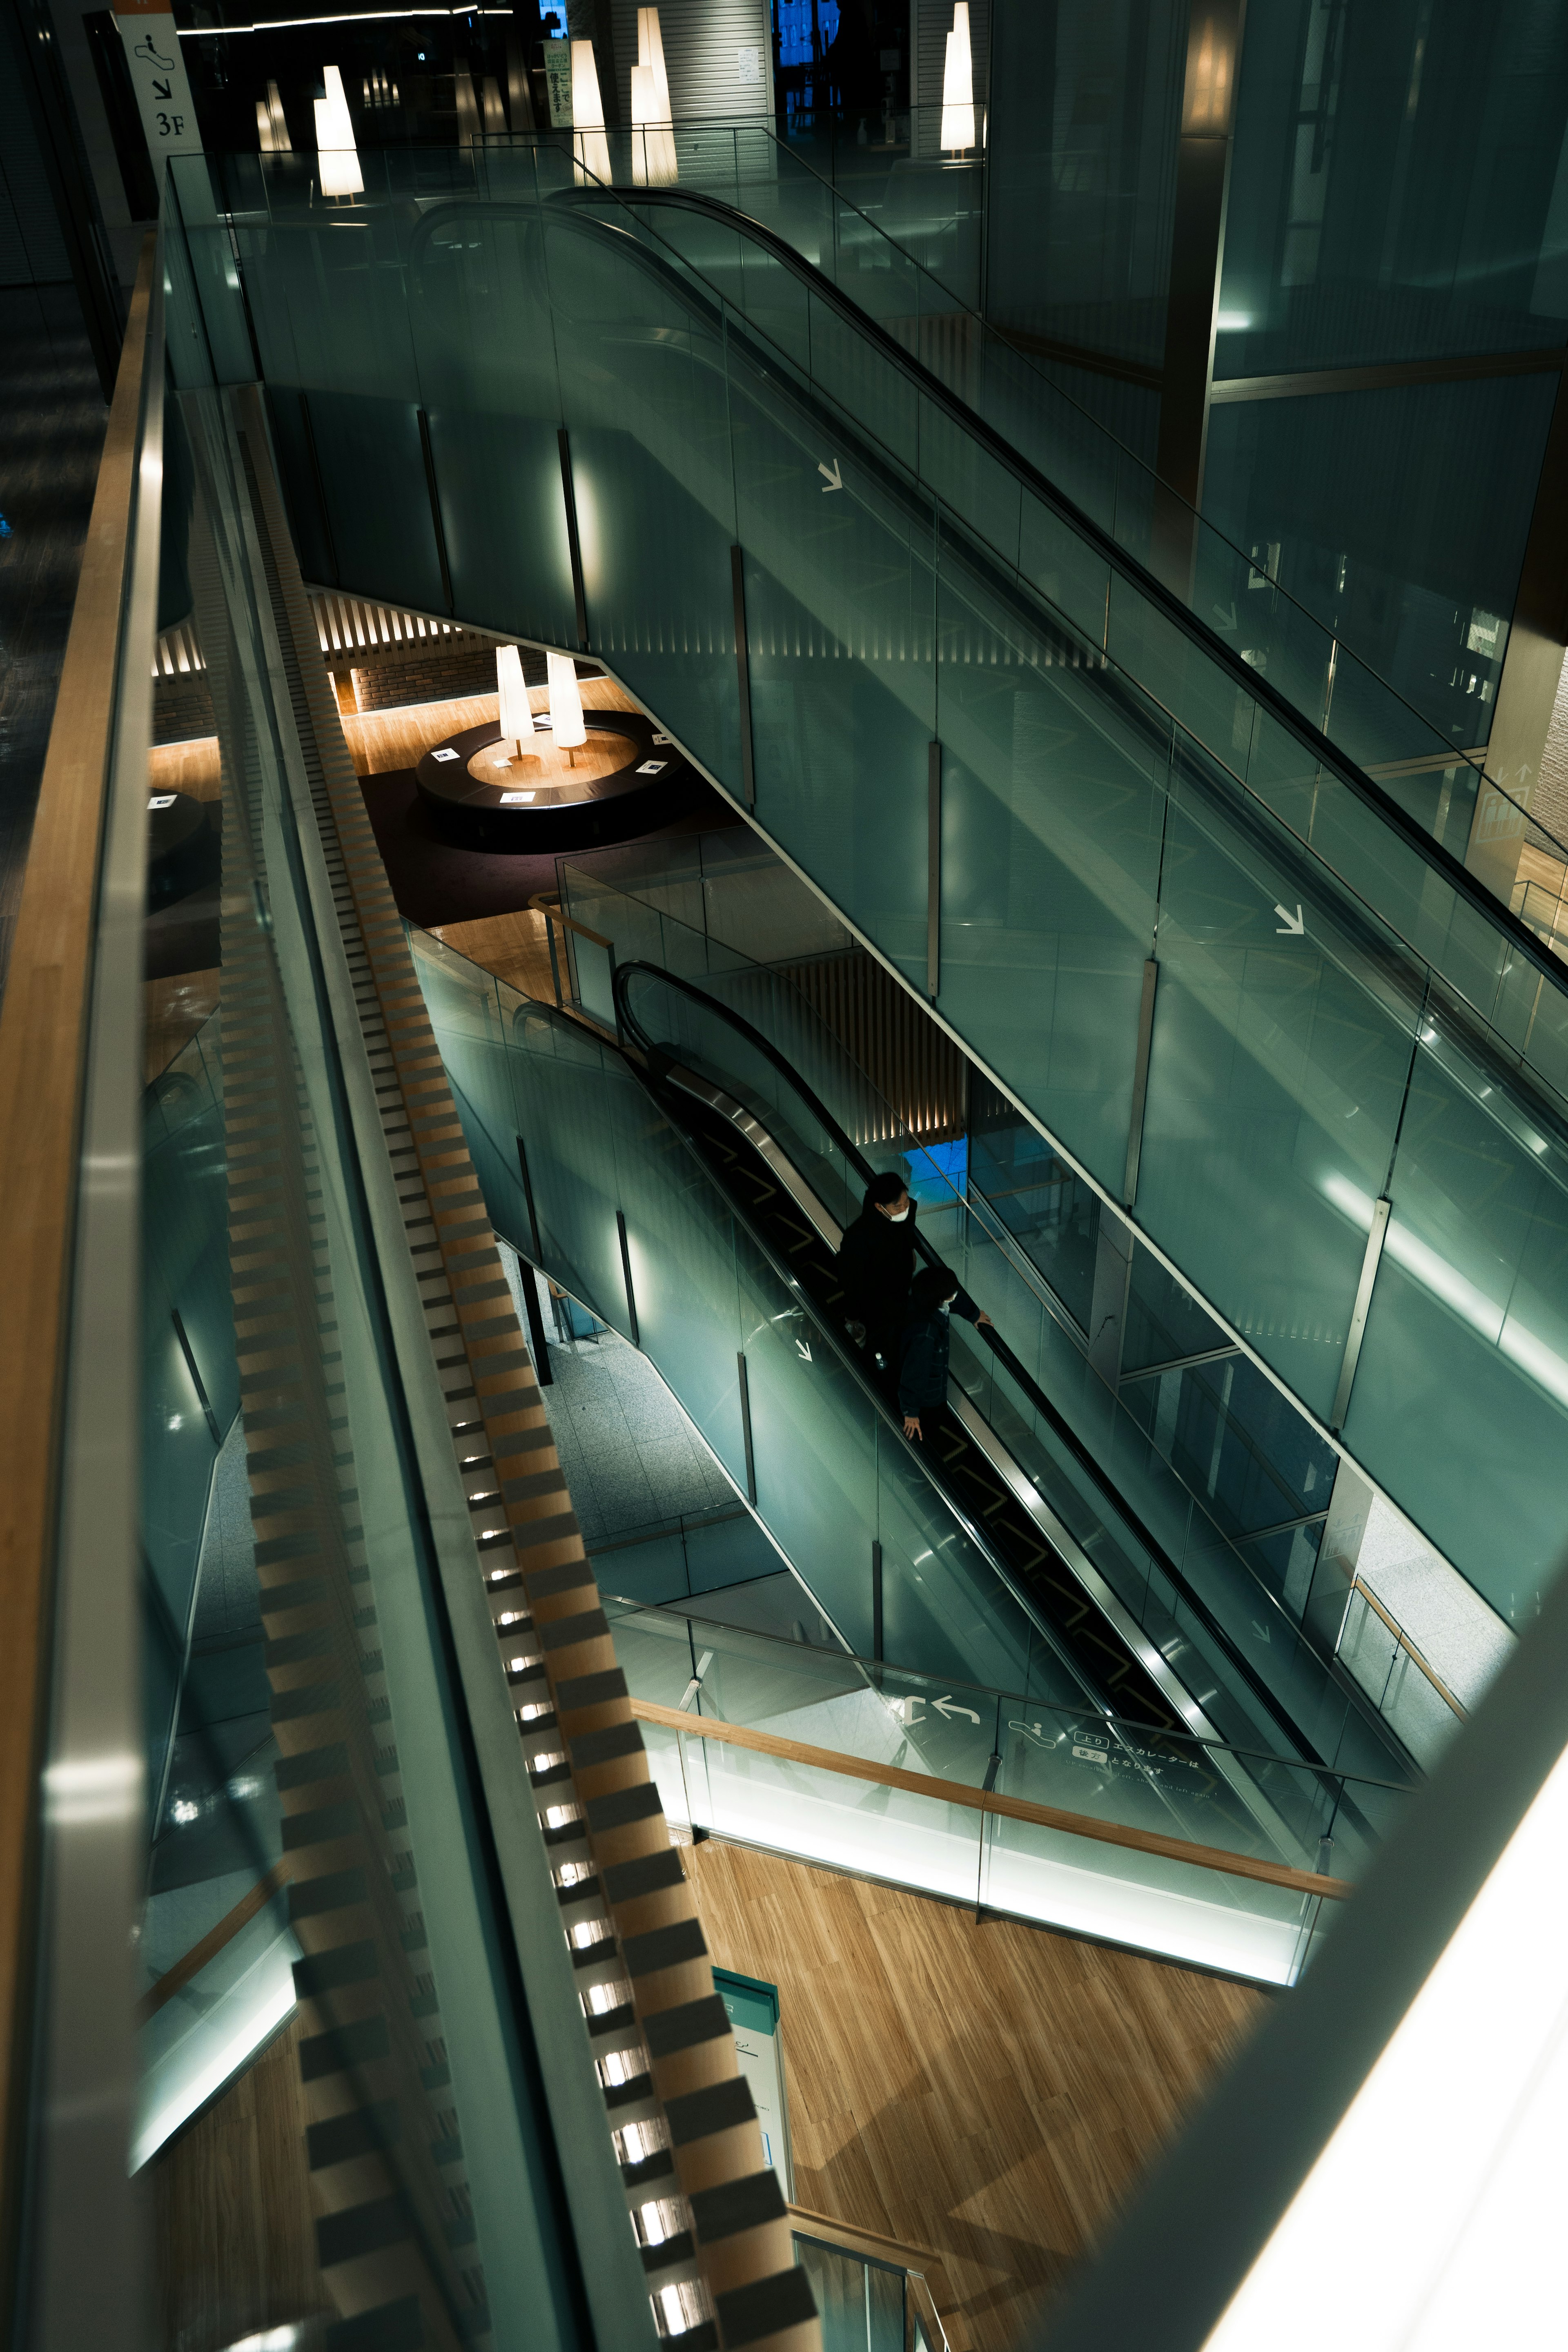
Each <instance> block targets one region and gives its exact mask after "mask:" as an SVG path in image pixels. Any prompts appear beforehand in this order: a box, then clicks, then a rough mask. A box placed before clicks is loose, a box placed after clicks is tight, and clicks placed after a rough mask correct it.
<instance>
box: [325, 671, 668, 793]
mask: <svg viewBox="0 0 1568 2352" xmlns="http://www.w3.org/2000/svg"><path fill="white" fill-rule="evenodd" d="M578 684H579V689H580V691H581V693H582V697H583V708H584V710H633V709H636V708H637V706H636V704H635V703H634V702H632V700H631V699H630V698H629V697H628V696H627V695H626V694H624V693H623V692H622V691H621V688H619V687H618V686H617V685H616V681H615V679H614V678H613V677H584V678H582V679H580V680H579V681H578ZM528 701H529V708H530V709H532V710H548V709H549V708H550V696H549V693H548V691H547V690H546V688H543V687H542V686H531V687H530V688H529V690H528ZM499 717H500V700H499V698H498V697H497V696H495V695H493V694H467V695H460V696H458V698H456V699H455V700H453V701H451V702H411V703H409V704H407V705H405V707H404V708H402V709H396V710H367V711H345V712H344V714H343V733H344V734H345V735H346V736H347V738H348V745H349V751H350V753H351V755H352V757H353V763H354V768H355V771H356V772H357V773H358V774H360V775H362V776H384V775H389V774H391V773H392V772H394V771H395V770H398V769H403V768H413V767H416V766H417V765H418V763H419V761H421V760H422V759H423V758H424V756H425V754H426V751H428V750H429V749H430V747H431V745H432V744H433V743H440V742H443V741H445V740H446V738H447V736H448V735H458V734H461V732H462V731H463V730H464V728H466V727H484V726H487V725H489V721H490V720H491V719H498V718H499Z"/></svg>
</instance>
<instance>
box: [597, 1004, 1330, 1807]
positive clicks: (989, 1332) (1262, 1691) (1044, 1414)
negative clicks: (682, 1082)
mask: <svg viewBox="0 0 1568 2352" xmlns="http://www.w3.org/2000/svg"><path fill="white" fill-rule="evenodd" d="M637 972H645V973H647V975H648V977H649V978H650V979H653V980H656V981H658V982H660V983H661V984H662V985H663V986H665V987H667V988H673V989H676V990H678V991H679V993H680V994H681V995H683V996H689V997H690V998H691V999H692V1000H693V1002H694V1003H698V1004H700V1005H701V1006H702V1007H703V1009H704V1010H705V1011H707V1012H710V1013H717V1014H718V1015H719V1016H720V1018H721V1020H723V1021H725V1022H727V1023H728V1024H730V1026H731V1028H732V1029H734V1030H735V1031H736V1032H737V1033H738V1034H740V1035H741V1036H742V1038H743V1039H744V1041H745V1043H746V1044H747V1045H751V1046H752V1047H753V1048H754V1049H755V1050H756V1051H757V1052H758V1053H760V1054H762V1055H763V1057H764V1058H765V1059H766V1060H767V1061H769V1062H771V1063H772V1064H773V1067H774V1068H775V1069H776V1070H777V1071H778V1073H779V1075H780V1076H781V1077H783V1078H784V1080H785V1082H786V1083H787V1084H788V1085H789V1086H791V1087H794V1089H795V1092H796V1093H797V1094H798V1095H799V1097H800V1098H801V1100H802V1101H803V1102H804V1103H805V1106H806V1108H807V1109H808V1110H809V1111H810V1112H811V1114H812V1117H813V1118H816V1119H818V1120H819V1121H820V1122H821V1124H822V1127H823V1129H824V1130H825V1131H826V1134H827V1135H828V1136H829V1137H831V1139H832V1140H833V1142H834V1143H835V1144H836V1145H837V1148H838V1150H840V1151H842V1153H843V1154H844V1157H845V1159H846V1160H847V1162H848V1163H849V1165H850V1166H851V1167H852V1168H853V1169H854V1170H855V1171H856V1173H857V1174H858V1176H859V1177H860V1179H861V1181H862V1182H863V1183H869V1181H870V1180H871V1178H872V1177H873V1176H874V1175H875V1174H876V1172H877V1171H876V1170H875V1169H874V1168H873V1167H872V1166H871V1163H870V1161H869V1160H867V1159H866V1158H865V1157H864V1156H863V1155H862V1153H861V1152H860V1150H859V1149H858V1146H857V1145H855V1144H854V1143H852V1142H851V1141H850V1139H849V1138H848V1136H847V1134H846V1133H845V1131H844V1129H842V1128H841V1127H840V1126H839V1124H838V1121H837V1119H836V1118H834V1116H833V1113H832V1112H831V1111H830V1110H829V1109H828V1108H827V1106H826V1103H824V1102H823V1101H822V1099H821V1097H819V1096H818V1095H817V1094H816V1092H815V1090H814V1089H813V1088H812V1087H810V1086H809V1085H808V1084H807V1083H806V1081H805V1079H804V1078H803V1077H801V1076H800V1075H799V1073H798V1072H797V1071H795V1069H793V1068H792V1067H791V1066H790V1064H789V1062H788V1061H787V1060H786V1059H785V1057H784V1055H782V1054H781V1053H780V1052H779V1050H778V1048H777V1047H776V1046H775V1045H773V1044H772V1043H771V1042H770V1041H769V1039H767V1038H766V1037H764V1036H763V1034H762V1033H761V1032H760V1031H759V1030H757V1029H754V1028H753V1027H752V1024H751V1023H750V1022H749V1021H748V1020H746V1019H745V1017H744V1015H743V1014H742V1013H734V1012H731V1009H730V1007H729V1006H728V1005H727V1004H721V1003H719V1001H718V999H717V998H716V997H712V996H710V995H709V994H708V993H707V992H706V991H705V990H703V989H700V988H698V987H697V986H696V985H695V984H694V983H693V982H691V981H689V980H682V979H681V978H680V976H679V973H677V972H673V971H665V970H664V969H663V967H662V966H661V965H659V964H655V963H646V962H643V961H633V962H629V963H617V964H616V968H615V971H614V974H613V975H612V981H611V986H612V989H613V991H614V995H615V1002H616V1011H617V1013H619V1014H620V1017H621V1019H622V1021H623V1023H624V1024H625V1025H626V1029H627V1030H628V1031H629V1032H630V1033H631V1035H632V1037H633V1039H634V1041H635V1042H636V1044H637V1045H638V1047H639V1048H640V1049H641V1051H642V1052H643V1053H644V1054H645V1055H648V1056H649V1057H650V1058H652V1057H654V1056H662V1057H664V1058H665V1059H666V1060H667V1061H668V1047H665V1046H662V1045H659V1044H658V1040H657V1039H655V1038H651V1037H650V1036H649V1035H648V1034H647V1030H646V1029H645V1028H644V1027H643V1025H642V1024H641V1022H640V1021H638V1019H637V1015H636V1014H635V1013H633V1011H632V1009H631V1006H630V1003H629V1002H628V1001H627V992H626V980H627V979H629V978H630V976H631V975H632V974H634V973H637ZM655 1066H656V1068H657V1063H656V1064H655ZM914 1240H915V1247H916V1248H917V1249H918V1250H919V1251H920V1252H921V1255H923V1256H924V1258H925V1259H926V1261H927V1263H928V1264H929V1265H942V1263H943V1261H942V1258H941V1257H940V1256H939V1255H938V1253H937V1251H936V1249H935V1248H934V1247H933V1245H932V1244H931V1243H930V1242H928V1241H927V1240H926V1238H925V1235H924V1234H922V1233H921V1230H920V1225H919V1223H918V1220H917V1223H916V1226H915V1235H914ZM976 1333H977V1336H979V1335H980V1334H981V1333H983V1334H984V1339H985V1340H986V1342H987V1344H988V1346H989V1347H990V1348H991V1349H992V1351H993V1353H994V1355H995V1357H996V1358H997V1360H998V1361H999V1362H1000V1363H1001V1365H1002V1366H1003V1368H1004V1370H1005V1371H1006V1372H1007V1374H1008V1375H1009V1377H1010V1378H1011V1379H1012V1380H1013V1381H1015V1382H1016V1384H1017V1386H1018V1387H1019V1388H1020V1389H1021V1390H1022V1391H1023V1392H1024V1395H1025V1396H1026V1399H1027V1400H1028V1402H1029V1404H1030V1406H1031V1407H1032V1409H1033V1410H1034V1411H1035V1412H1037V1413H1038V1414H1039V1415H1040V1417H1041V1419H1042V1420H1043V1421H1044V1422H1046V1423H1047V1425H1048V1427H1049V1428H1050V1431H1051V1433H1052V1434H1053V1436H1055V1437H1056V1438H1057V1440H1058V1443H1059V1444H1062V1445H1063V1446H1065V1447H1066V1449H1067V1450H1068V1453H1069V1454H1071V1456H1072V1458H1073V1461H1074V1462H1075V1463H1076V1464H1077V1465H1078V1466H1079V1469H1080V1470H1081V1471H1082V1472H1083V1473H1084V1475H1086V1476H1087V1477H1088V1478H1089V1480H1090V1482H1091V1484H1092V1486H1093V1487H1094V1490H1095V1492H1096V1493H1097V1494H1098V1495H1100V1496H1103V1497H1104V1498H1105V1501H1106V1505H1107V1509H1108V1515H1109V1517H1110V1520H1111V1523H1112V1525H1114V1524H1116V1523H1117V1522H1118V1521H1120V1522H1121V1525H1122V1526H1123V1527H1125V1528H1126V1529H1127V1530H1128V1532H1129V1534H1131V1536H1132V1537H1133V1538H1135V1540H1136V1541H1137V1542H1138V1543H1139V1544H1141V1545H1142V1548H1143V1549H1144V1550H1145V1551H1146V1552H1147V1553H1148V1554H1149V1557H1150V1559H1152V1561H1153V1562H1154V1564H1155V1565H1156V1567H1157V1568H1158V1569H1159V1570H1160V1572H1161V1574H1162V1575H1163V1576H1165V1577H1167V1578H1168V1579H1169V1580H1170V1582H1171V1584H1172V1586H1173V1590H1174V1591H1177V1592H1178V1593H1180V1595H1181V1597H1182V1599H1183V1601H1184V1602H1185V1604H1186V1606H1187V1607H1188V1608H1189V1609H1191V1611H1192V1612H1193V1614H1194V1617H1195V1618H1197V1619H1198V1621H1199V1622H1200V1623H1201V1624H1202V1625H1203V1626H1204V1628H1205V1632H1207V1633H1209V1634H1210V1635H1211V1637H1212V1638H1213V1639H1214V1640H1215V1641H1216V1642H1217V1643H1219V1645H1220V1647H1221V1649H1222V1650H1223V1651H1224V1653H1225V1655H1226V1658H1227V1659H1228V1660H1229V1662H1230V1664H1232V1665H1233V1666H1234V1668H1235V1669H1236V1671H1237V1674H1238V1675H1241V1677H1242V1678H1243V1680H1244V1681H1245V1682H1246V1684H1247V1687H1248V1689H1249V1690H1250V1691H1251V1692H1252V1694H1253V1696H1254V1697H1255V1698H1257V1699H1258V1701H1259V1702H1260V1703H1261V1705H1262V1706H1265V1707H1266V1708H1267V1710H1268V1714H1269V1715H1270V1716H1272V1717H1274V1718H1275V1719H1276V1721H1279V1722H1280V1723H1282V1724H1283V1725H1284V1726H1285V1727H1287V1728H1288V1729H1289V1732H1290V1733H1291V1735H1292V1737H1293V1738H1295V1739H1296V1740H1297V1742H1298V1744H1299V1745H1300V1746H1302V1747H1304V1748H1307V1749H1308V1750H1309V1752H1310V1748H1311V1742H1310V1740H1309V1739H1307V1738H1306V1737H1305V1735H1304V1734H1303V1733H1301V1732H1300V1730H1299V1729H1298V1727H1296V1725H1295V1724H1294V1723H1293V1722H1291V1720H1290V1717H1289V1716H1288V1715H1286V1714H1285V1713H1283V1711H1282V1703H1281V1701H1280V1700H1279V1698H1278V1697H1277V1696H1275V1694H1274V1693H1273V1692H1272V1691H1270V1690H1269V1689H1268V1686H1267V1685H1266V1684H1265V1683H1263V1682H1262V1681H1261V1680H1260V1678H1259V1677H1258V1675H1257V1673H1256V1672H1255V1671H1254V1669H1253V1667H1252V1666H1251V1664H1249V1663H1248V1661H1247V1659H1246V1658H1245V1657H1244V1656H1243V1655H1242V1654H1241V1653H1240V1652H1239V1651H1238V1650H1237V1647H1236V1645H1235V1643H1233V1642H1232V1640H1231V1638H1230V1636H1229V1634H1228V1633H1226V1631H1225V1629H1224V1627H1223V1626H1222V1625H1221V1624H1220V1622H1219V1621H1218V1619H1217V1618H1216V1617H1215V1614H1214V1612H1213V1611H1212V1610H1211V1609H1210V1608H1209V1606H1208V1604H1207V1602H1206V1601H1205V1600H1204V1599H1203V1598H1202V1596H1201V1595H1200V1594H1198V1593H1196V1592H1194V1591H1193V1589H1192V1587H1191V1585H1190V1584H1189V1583H1188V1582H1187V1580H1186V1578H1185V1577H1184V1575H1183V1574H1182V1571H1181V1570H1180V1569H1179V1568H1178V1567H1177V1566H1176V1564H1175V1562H1174V1560H1173V1559H1171V1557H1170V1555H1169V1554H1168V1553H1167V1551H1166V1550H1165V1548H1164V1546H1163V1544H1162V1543H1161V1542H1160V1540H1159V1538H1158V1537H1157V1536H1156V1535H1155V1534H1154V1533H1153V1532H1152V1529H1151V1528H1146V1527H1145V1526H1144V1524H1143V1522H1142V1519H1141V1518H1140V1517H1139V1516H1138V1513H1137V1512H1136V1511H1135V1510H1134V1509H1132V1508H1131V1506H1130V1505H1128V1504H1127V1503H1125V1502H1124V1501H1123V1500H1122V1499H1121V1496H1118V1495H1116V1494H1115V1493H1114V1492H1113V1491H1112V1489H1111V1488H1110V1486H1108V1485H1107V1483H1106V1478H1105V1474H1104V1472H1103V1471H1102V1470H1101V1468H1100V1465H1099V1464H1098V1463H1097V1462H1096V1460H1095V1459H1094V1456H1093V1454H1091V1453H1090V1452H1089V1448H1088V1446H1087V1445H1085V1444H1084V1443H1083V1441H1082V1440H1081V1439H1080V1438H1079V1435H1078V1433H1077V1432H1076V1431H1075V1430H1074V1429H1073V1428H1072V1427H1071V1426H1070V1424H1069V1423H1068V1422H1067V1421H1065V1420H1064V1419H1063V1417H1062V1415H1061V1413H1060V1412H1058V1409H1057V1407H1056V1406H1055V1405H1054V1404H1053V1403H1052V1402H1051V1400H1050V1398H1049V1397H1048V1396H1047V1394H1046V1392H1045V1391H1044V1390H1043V1389H1042V1388H1041V1387H1040V1386H1039V1384H1038V1382H1037V1381H1036V1380H1035V1379H1034V1377H1033V1375H1032V1374H1031V1373H1030V1372H1028V1371H1027V1370H1026V1369H1025V1367H1024V1365H1023V1364H1022V1363H1021V1362H1020V1361H1019V1360H1018V1358H1017V1357H1016V1355H1015V1354H1014V1352H1013V1350H1012V1349H1011V1348H1010V1347H1009V1346H1008V1345H1007V1342H1006V1341H1005V1339H1003V1338H1002V1336H1001V1334H1000V1332H999V1331H998V1330H997V1329H996V1328H995V1326H994V1324H992V1325H989V1326H983V1325H977V1326H976ZM1243 1565H1245V1563H1243ZM1252 1581H1253V1583H1254V1585H1255V1586H1256V1587H1257V1591H1258V1599H1259V1601H1269V1602H1272V1604H1273V1607H1274V1608H1275V1610H1276V1611H1277V1612H1279V1615H1280V1617H1281V1618H1284V1622H1285V1623H1286V1625H1287V1627H1288V1628H1289V1634H1290V1637H1291V1639H1292V1640H1297V1641H1300V1640H1302V1639H1304V1638H1305V1637H1304V1636H1303V1635H1302V1633H1301V1630H1300V1626H1298V1625H1295V1624H1293V1623H1291V1621H1290V1620H1289V1618H1288V1617H1286V1616H1285V1612H1284V1610H1283V1609H1282V1608H1281V1607H1280V1604H1279V1601H1278V1599H1277V1598H1276V1597H1275V1595H1273V1594H1272V1593H1270V1592H1269V1591H1268V1588H1267V1586H1265V1585H1263V1584H1260V1583H1258V1579H1257V1578H1256V1576H1254V1577H1253V1579H1252ZM1335 1687H1336V1688H1342V1687H1343V1686H1342V1685H1338V1684H1336V1685H1335ZM1346 1696H1350V1694H1349V1693H1348V1692H1347V1693H1346ZM1324 1769H1327V1768H1324Z"/></svg>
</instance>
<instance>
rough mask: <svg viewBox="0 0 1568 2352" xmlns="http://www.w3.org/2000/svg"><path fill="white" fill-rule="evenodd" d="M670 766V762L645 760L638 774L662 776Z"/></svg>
mask: <svg viewBox="0 0 1568 2352" xmlns="http://www.w3.org/2000/svg"><path fill="white" fill-rule="evenodd" d="M668 765H669V761H668V760H645V761H643V763H642V766H641V767H640V768H639V769H638V770H637V773H638V775H639V776H662V775H663V773H664V772H665V770H666V768H668Z"/></svg>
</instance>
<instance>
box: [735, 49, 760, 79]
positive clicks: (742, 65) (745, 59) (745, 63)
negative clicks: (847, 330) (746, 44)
mask: <svg viewBox="0 0 1568 2352" xmlns="http://www.w3.org/2000/svg"><path fill="white" fill-rule="evenodd" d="M762 78H763V53H762V51H761V49H737V50H736V52H735V79H736V80H737V81H761V79H762Z"/></svg>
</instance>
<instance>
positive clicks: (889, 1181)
mask: <svg viewBox="0 0 1568 2352" xmlns="http://www.w3.org/2000/svg"><path fill="white" fill-rule="evenodd" d="M914 1270H915V1204H914V1202H912V1201H911V1200H910V1194H909V1187H908V1186H907V1185H906V1184H905V1182H904V1180H903V1178H902V1177H901V1176H900V1175H899V1174H898V1173H897V1172H896V1171H893V1170H889V1171H888V1172H887V1173H886V1174H885V1175H881V1176H873V1177H872V1179H871V1181H870V1182H869V1183H868V1185H867V1187H866V1200H865V1205H864V1206H863V1208H862V1209H861V1211H860V1213H859V1215H858V1217H857V1218H856V1220H855V1222H854V1223H853V1224H851V1225H847V1226H846V1228H845V1233H844V1239H843V1241H842V1242H841V1243H840V1244H839V1247H838V1279H839V1281H840V1283H841V1284H842V1285H843V1288H844V1317H845V1320H846V1322H847V1324H848V1326H849V1335H850V1337H851V1339H858V1341H859V1343H860V1345H861V1346H862V1347H863V1348H864V1349H865V1350H866V1353H867V1355H868V1357H869V1359H870V1360H871V1362H872V1363H873V1364H874V1363H875V1362H876V1360H877V1359H878V1357H880V1358H881V1359H882V1360H883V1362H884V1363H885V1364H886V1365H887V1366H888V1368H889V1370H890V1371H896V1370H898V1363H899V1348H900V1340H901V1339H902V1335H903V1327H904V1310H905V1307H907V1306H908V1304H909V1296H910V1281H911V1279H912V1277H913V1275H914ZM857 1327H858V1328H857Z"/></svg>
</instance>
